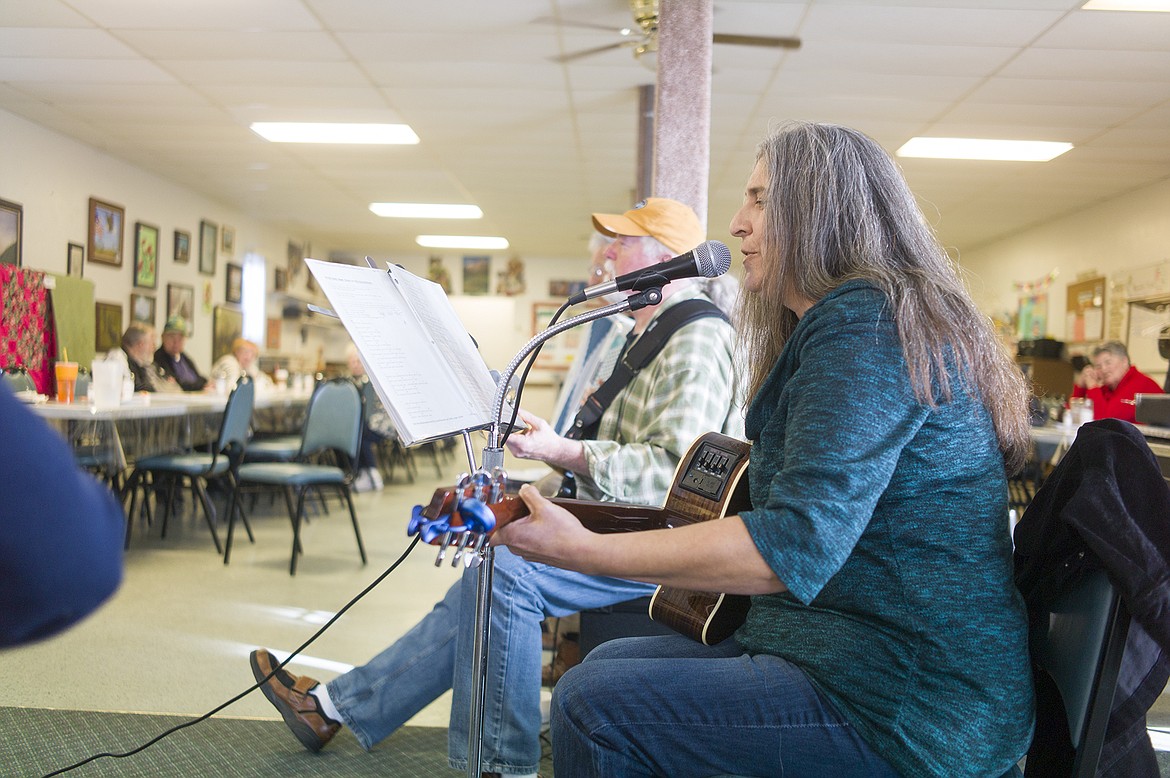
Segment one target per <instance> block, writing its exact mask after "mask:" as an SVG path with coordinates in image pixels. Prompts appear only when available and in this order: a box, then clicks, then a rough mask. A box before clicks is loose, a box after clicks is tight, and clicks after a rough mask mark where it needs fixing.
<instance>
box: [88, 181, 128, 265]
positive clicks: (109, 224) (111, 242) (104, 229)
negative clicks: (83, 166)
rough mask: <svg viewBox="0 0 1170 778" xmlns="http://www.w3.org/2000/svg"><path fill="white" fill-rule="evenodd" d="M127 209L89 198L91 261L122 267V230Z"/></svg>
mask: <svg viewBox="0 0 1170 778" xmlns="http://www.w3.org/2000/svg"><path fill="white" fill-rule="evenodd" d="M125 220H126V209H125V208H123V207H122V206H120V205H114V204H113V203H107V202H103V201H101V200H99V199H97V198H96V197H91V198H89V261H90V262H101V263H102V264H104V265H113V266H114V267H122V230H123V227H124V224H125Z"/></svg>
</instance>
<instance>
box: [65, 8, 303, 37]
mask: <svg viewBox="0 0 1170 778" xmlns="http://www.w3.org/2000/svg"><path fill="white" fill-rule="evenodd" d="M69 3H70V5H71V6H73V7H74V8H75V9H76V10H78V11H79V12H81V13H82V14H84V15H85V16H87V17H89V18H90V19H93V20H94V22H96V23H97V24H98V25H100V26H102V27H107V28H123V29H128V30H168V29H172V30H174V29H179V30H200V31H206V32H211V31H220V30H246V29H257V30H315V29H318V28H319V26H320V25H319V24H318V23H317V20H316V18H315V17H314V16H313V14H312V13H311V12H310V11H309V9H308V8H306V7H305V4H304V3H303V2H301V0H246V1H245V2H240V0H199V2H143V1H142V0H69Z"/></svg>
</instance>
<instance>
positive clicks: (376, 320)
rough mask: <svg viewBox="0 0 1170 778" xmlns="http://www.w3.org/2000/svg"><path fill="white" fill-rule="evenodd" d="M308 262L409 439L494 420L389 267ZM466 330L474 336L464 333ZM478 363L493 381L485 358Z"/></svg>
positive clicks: (408, 441)
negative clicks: (474, 398) (468, 387)
mask: <svg viewBox="0 0 1170 778" xmlns="http://www.w3.org/2000/svg"><path fill="white" fill-rule="evenodd" d="M305 264H306V265H308V267H309V270H310V272H312V273H313V277H314V278H316V279H317V283H318V285H319V286H320V287H321V290H322V291H323V292H324V293H325V296H326V297H327V298H329V304H330V305H331V306H333V310H334V312H336V313H337V315H338V317H340V319H341V323H342V324H344V325H345V329H346V331H348V332H349V335H350V337H351V338H353V342H354V344H355V345H356V346H357V349H358V352H359V353H360V354H361V357H362V363H363V364H364V365H365V367H366V373H367V374H368V375H369V377H370V380H371V382H373V384H374V388H375V389H376V390H377V392H378V396H379V397H380V398H381V400H382V402H383V403H384V404H385V406H386V408H387V410H389V411H390V414H391V416H392V417H393V418H394V423H395V425H397V427H398V433H399V436H400V437H401V438H402V440H403V442H404V443H405V444H406V445H411V444H413V443H416V442H418V441H421V440H426V439H430V438H437V437H444V436H446V435H451V434H455V433H457V432H459V431H460V430H463V429H471V428H476V427H482V426H484V425H485V424H487V423H488V418H487V417H488V415H490V412H489V411H485V410H483V408H482V407H481V405H480V403H478V402H476V401H474V400H473V397H472V394H471V393H469V392H468V391H466V390H465V387H464V386H463V381H462V380H461V379H460V378H458V376H459V375H460V373H459V372H458V371H456V370H455V368H454V367H453V366H451V365H449V364H448V362H447V357H446V356H445V355H444V353H442V352H441V351H440V350H439V348H438V347H437V345H436V343H435V339H434V338H432V337H431V334H430V333H429V332H428V331H427V330H426V329H425V326H424V324H423V323H422V322H420V321H419V319H418V316H417V315H416V310H417V309H418V308H419V307H420V306H418V305H415V306H411V305H410V304H408V303H407V301H406V299H405V297H404V296H403V292H402V291H400V289H399V287H398V285H396V284H395V282H394V281H393V280H392V279H391V278H390V276H389V275H387V273H386V272H385V271H383V270H378V269H373V268H368V267H356V266H354V265H345V264H340V263H334V262H322V261H320V260H315V259H306V260H305ZM444 300H446V298H445V297H444ZM447 307H448V308H449V307H450V303H447ZM451 315H452V316H454V313H452V314H451ZM456 321H458V320H456ZM463 337H464V338H465V339H467V340H468V341H469V342H470V340H471V338H470V336H468V335H467V333H466V332H464V333H463ZM477 357H478V355H477ZM479 366H480V368H481V369H482V371H483V374H484V376H483V377H485V378H486V379H487V381H488V382H489V383H490V382H491V376H490V375H489V374H488V372H487V368H486V367H485V366H484V365H483V360H479ZM463 370H464V371H466V372H471V371H467V369H466V367H464V368H463ZM473 383H482V381H475V382H473ZM479 393H480V392H479V390H477V391H476V396H478V394H479Z"/></svg>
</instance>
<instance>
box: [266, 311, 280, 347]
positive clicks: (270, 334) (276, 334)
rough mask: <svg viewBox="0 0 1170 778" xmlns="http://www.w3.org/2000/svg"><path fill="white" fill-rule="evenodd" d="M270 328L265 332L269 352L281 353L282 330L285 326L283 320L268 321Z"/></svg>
mask: <svg viewBox="0 0 1170 778" xmlns="http://www.w3.org/2000/svg"><path fill="white" fill-rule="evenodd" d="M267 324H268V328H267V329H266V330H265V333H264V334H265V337H264V340H265V342H266V343H267V345H268V350H269V351H280V330H281V328H282V327H283V326H284V320H283V319H268V320H267Z"/></svg>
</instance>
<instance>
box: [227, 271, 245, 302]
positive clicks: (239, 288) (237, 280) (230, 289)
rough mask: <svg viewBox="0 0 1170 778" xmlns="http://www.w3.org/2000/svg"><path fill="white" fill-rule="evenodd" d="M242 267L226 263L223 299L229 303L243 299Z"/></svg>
mask: <svg viewBox="0 0 1170 778" xmlns="http://www.w3.org/2000/svg"><path fill="white" fill-rule="evenodd" d="M243 286H244V268H243V267H241V266H240V265H233V264H232V263H230V262H229V263H228V265H227V290H226V291H225V292H224V299H225V300H227V301H228V302H229V303H238V302H240V301H241V300H242V299H244V290H243Z"/></svg>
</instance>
